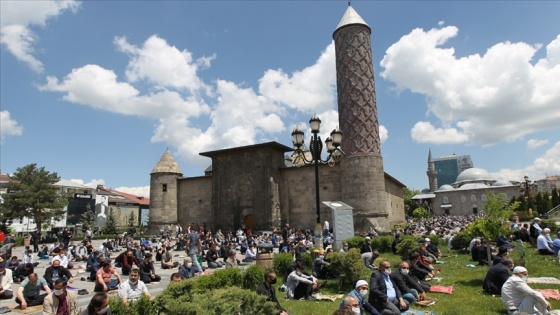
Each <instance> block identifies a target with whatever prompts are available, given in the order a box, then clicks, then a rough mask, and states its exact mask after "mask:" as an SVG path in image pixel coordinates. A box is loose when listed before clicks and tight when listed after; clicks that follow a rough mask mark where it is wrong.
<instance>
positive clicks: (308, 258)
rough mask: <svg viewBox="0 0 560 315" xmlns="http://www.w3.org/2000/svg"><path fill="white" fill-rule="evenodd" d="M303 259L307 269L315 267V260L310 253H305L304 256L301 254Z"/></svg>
mask: <svg viewBox="0 0 560 315" xmlns="http://www.w3.org/2000/svg"><path fill="white" fill-rule="evenodd" d="M301 259H302V260H303V263H304V265H305V269H306V270H307V269H309V270H310V269H311V267H312V266H313V258H312V257H311V254H309V253H308V252H305V253H303V254H301Z"/></svg>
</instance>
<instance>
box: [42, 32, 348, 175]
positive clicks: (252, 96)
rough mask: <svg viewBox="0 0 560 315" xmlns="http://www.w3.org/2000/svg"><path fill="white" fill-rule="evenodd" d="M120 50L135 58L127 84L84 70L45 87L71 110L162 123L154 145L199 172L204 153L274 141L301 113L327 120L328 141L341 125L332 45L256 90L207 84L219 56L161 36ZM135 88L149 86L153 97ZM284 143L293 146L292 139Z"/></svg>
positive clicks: (266, 78)
mask: <svg viewBox="0 0 560 315" xmlns="http://www.w3.org/2000/svg"><path fill="white" fill-rule="evenodd" d="M114 44H115V45H116V46H117V48H118V50H119V51H121V52H124V53H126V54H127V55H128V56H129V58H130V59H129V63H128V67H127V70H126V77H125V78H119V77H118V76H117V74H116V73H115V72H114V71H113V70H110V69H105V68H103V67H102V66H99V65H85V66H83V67H80V68H77V69H73V70H72V72H70V73H69V74H68V75H66V76H65V77H64V78H62V79H58V78H56V77H52V76H51V77H48V78H47V82H46V83H45V84H43V85H42V86H40V87H39V88H40V89H42V90H44V91H55V92H61V93H64V96H63V98H64V99H65V100H67V101H69V102H72V103H76V104H82V105H85V106H89V107H92V108H96V109H100V110H104V111H108V112H113V113H118V114H123V115H135V116H141V117H146V118H151V119H156V120H157V121H158V123H157V125H156V127H155V130H154V134H153V136H152V141H154V142H158V141H162V142H165V143H167V144H169V145H171V146H174V147H176V148H177V150H178V153H179V156H180V157H181V158H183V159H184V160H187V161H189V163H191V164H195V165H198V166H199V167H206V166H208V164H209V161H208V159H207V158H204V157H201V156H200V155H199V153H200V152H204V151H210V150H216V149H222V148H227V147H234V146H242V145H250V144H254V143H256V142H260V141H270V139H276V136H275V135H277V134H279V133H283V132H286V126H285V122H284V121H285V120H289V119H293V117H295V116H296V114H297V112H303V113H306V114H309V115H310V116H311V115H312V114H313V113H318V114H319V113H320V115H323V117H321V119H323V121H324V124H323V128H322V129H323V130H324V131H325V134H328V133H330V131H331V130H332V129H334V127H336V125H337V124H338V114H337V113H336V111H335V110H334V109H333V108H335V107H336V103H335V102H336V98H335V93H336V88H335V83H336V79H335V67H334V46H333V44H332V43H331V44H330V45H329V46H328V47H327V48H326V49H325V50H324V51H323V52H322V54H321V55H320V56H319V58H318V59H317V61H316V62H315V63H314V64H313V65H311V66H309V67H307V68H305V69H303V70H300V71H295V72H293V73H292V74H287V73H284V72H283V71H281V70H268V71H266V72H265V73H264V75H263V77H262V78H261V79H260V80H259V82H260V84H259V90H257V91H255V90H254V89H253V88H250V87H244V86H243V85H241V84H237V83H234V82H231V81H226V80H222V79H216V80H215V81H214V82H212V84H207V83H205V82H204V81H203V80H202V79H201V77H200V73H199V72H200V71H201V70H203V69H205V68H207V67H209V66H210V65H211V61H212V60H213V59H214V58H215V56H214V55H212V56H210V57H200V58H195V57H194V56H193V54H192V53H191V52H189V51H188V50H186V49H183V50H180V49H178V48H176V47H174V46H171V45H170V44H169V43H167V41H166V40H164V39H162V38H159V37H157V36H155V35H154V36H151V37H149V38H148V39H147V40H146V41H145V42H144V43H143V44H142V45H140V46H136V45H134V44H131V43H129V42H128V41H127V40H126V38H124V37H116V38H115V40H114ZM140 81H141V82H140ZM137 85H142V86H148V88H147V92H142V91H140V90H139V88H137V87H136V86H137ZM207 103H208V104H207ZM284 136H285V137H286V138H287V139H289V133H286V134H285V135H283V137H284ZM325 138H326V136H325Z"/></svg>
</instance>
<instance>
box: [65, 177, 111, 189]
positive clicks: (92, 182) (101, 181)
mask: <svg viewBox="0 0 560 315" xmlns="http://www.w3.org/2000/svg"><path fill="white" fill-rule="evenodd" d="M70 181H71V182H74V183H77V184H80V185H84V186H88V187H91V188H97V185H105V180H104V179H95V178H94V179H92V180H90V181H89V182H85V181H84V180H83V179H80V178H72V179H70Z"/></svg>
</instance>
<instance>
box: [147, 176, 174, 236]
mask: <svg viewBox="0 0 560 315" xmlns="http://www.w3.org/2000/svg"><path fill="white" fill-rule="evenodd" d="M178 178H179V176H177V174H168V173H157V174H152V175H151V176H150V222H149V227H148V233H152V234H158V233H159V229H160V228H163V227H165V226H168V225H170V224H176V223H177V209H178V207H177V196H178V190H177V185H178ZM164 190H165V191H164Z"/></svg>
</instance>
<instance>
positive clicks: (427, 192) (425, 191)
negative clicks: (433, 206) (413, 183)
mask: <svg viewBox="0 0 560 315" xmlns="http://www.w3.org/2000/svg"><path fill="white" fill-rule="evenodd" d="M430 192H431V191H430V189H428V188H424V189H422V191H421V192H420V193H421V194H429V193H430Z"/></svg>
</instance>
